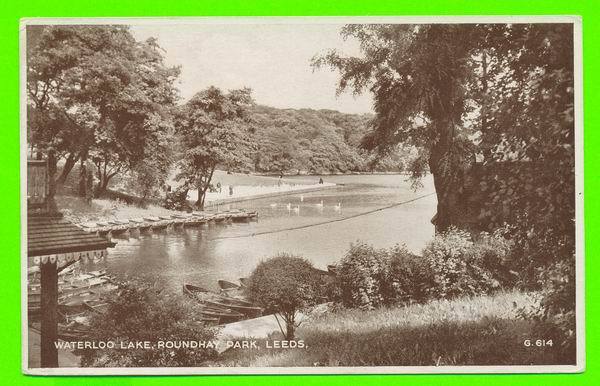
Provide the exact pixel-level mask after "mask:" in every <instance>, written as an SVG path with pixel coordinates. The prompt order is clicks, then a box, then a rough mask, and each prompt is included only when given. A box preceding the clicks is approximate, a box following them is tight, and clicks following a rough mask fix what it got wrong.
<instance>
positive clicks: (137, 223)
mask: <svg viewBox="0 0 600 386" xmlns="http://www.w3.org/2000/svg"><path fill="white" fill-rule="evenodd" d="M257 218H258V212H256V211H245V210H241V209H236V210H229V211H222V212H192V213H177V214H173V215H167V216H148V217H140V218H133V219H115V220H108V221H97V222H86V223H83V224H80V226H81V228H82V229H84V230H85V231H87V232H96V233H98V234H100V235H102V236H104V235H107V234H108V233H110V234H112V235H118V234H121V233H125V232H128V231H130V230H139V231H148V230H161V229H165V228H167V227H170V226H173V227H177V226H180V227H194V226H200V225H203V224H207V223H210V222H214V223H224V222H229V221H232V222H244V221H250V220H255V219H257Z"/></svg>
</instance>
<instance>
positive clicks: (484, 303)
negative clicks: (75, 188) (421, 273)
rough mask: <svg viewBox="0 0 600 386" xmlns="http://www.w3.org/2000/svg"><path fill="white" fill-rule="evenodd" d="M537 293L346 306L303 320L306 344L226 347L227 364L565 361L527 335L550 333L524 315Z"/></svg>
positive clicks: (300, 336) (300, 332) (301, 331)
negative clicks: (367, 308) (370, 306)
mask: <svg viewBox="0 0 600 386" xmlns="http://www.w3.org/2000/svg"><path fill="white" fill-rule="evenodd" d="M535 303H536V300H535V296H534V295H532V294H526V293H521V292H503V293H499V294H496V295H493V296H478V297H466V298H458V299H455V300H450V301H448V300H436V301H431V302H429V303H426V304H423V305H410V306H406V307H393V308H381V309H376V310H372V311H361V310H348V309H341V310H338V311H333V312H330V313H325V314H323V315H322V316H320V317H316V318H314V319H312V320H310V321H308V322H306V323H304V324H303V325H301V326H300V328H299V329H298V332H297V339H302V340H304V341H305V343H306V345H307V348H305V349H278V350H274V349H261V350H236V349H232V350H229V351H227V352H225V353H224V354H223V356H222V361H221V363H220V364H221V365H225V366H252V367H262V366H269V367H270V366H451V365H452V366H456V365H519V364H522V365H529V364H554V363H559V359H558V357H557V354H556V352H557V351H558V350H557V349H558V348H557V347H556V346H554V347H545V348H539V347H533V348H532V347H526V346H525V345H524V341H525V340H526V339H542V338H545V339H548V338H550V337H548V336H540V332H539V331H535V326H534V325H533V323H532V322H530V321H526V320H523V319H521V318H519V317H518V313H519V310H520V309H528V308H530V307H532V306H533V305H534V304H535Z"/></svg>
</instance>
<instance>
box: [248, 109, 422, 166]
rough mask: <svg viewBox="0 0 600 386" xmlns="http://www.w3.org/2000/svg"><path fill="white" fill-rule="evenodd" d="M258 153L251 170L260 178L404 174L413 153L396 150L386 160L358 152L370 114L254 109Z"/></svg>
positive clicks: (385, 157)
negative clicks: (298, 174) (265, 175)
mask: <svg viewBox="0 0 600 386" xmlns="http://www.w3.org/2000/svg"><path fill="white" fill-rule="evenodd" d="M252 116H253V119H254V120H255V122H256V138H257V145H258V150H259V151H258V152H257V153H256V155H255V158H254V160H253V170H255V171H257V172H261V173H279V172H282V171H283V172H288V173H294V172H305V173H316V174H319V173H345V172H367V171H396V172H397V171H403V170H405V169H407V167H408V164H409V162H410V159H411V157H413V156H414V151H413V149H411V148H408V147H398V148H397V149H394V150H393V151H391V152H390V153H389V154H386V155H385V156H375V155H372V154H369V153H367V152H365V151H364V150H362V149H360V147H359V145H360V141H361V138H362V137H363V136H364V134H366V132H367V130H368V128H369V123H370V121H371V119H372V116H371V115H368V114H362V115H357V114H344V113H340V112H337V111H333V110H311V109H299V110H295V109H276V108H272V107H267V106H255V107H253V109H252Z"/></svg>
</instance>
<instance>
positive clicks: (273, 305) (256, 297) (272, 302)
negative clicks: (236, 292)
mask: <svg viewBox="0 0 600 386" xmlns="http://www.w3.org/2000/svg"><path fill="white" fill-rule="evenodd" d="M320 291H321V289H320V279H319V277H318V275H317V273H316V272H315V269H314V268H313V266H312V264H311V263H309V262H308V261H307V260H306V259H303V258H301V257H297V256H292V255H288V254H280V255H277V256H275V257H272V258H270V259H268V260H265V261H263V262H261V263H260V264H258V266H257V267H256V268H255V269H254V271H253V272H252V275H250V277H249V284H248V288H247V294H248V297H249V298H250V299H251V300H252V301H253V302H255V303H256V304H259V305H260V306H261V307H263V308H264V309H265V312H272V313H276V314H278V315H280V316H281V317H282V318H283V320H284V321H285V323H286V331H285V334H284V335H285V337H286V339H288V340H292V339H294V331H295V329H296V327H297V326H298V324H297V323H296V316H297V315H296V314H297V312H298V311H302V310H304V309H306V308H307V307H309V306H312V305H314V304H316V302H317V301H318V300H319V298H320ZM282 332H283V331H282Z"/></svg>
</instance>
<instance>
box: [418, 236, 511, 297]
mask: <svg viewBox="0 0 600 386" xmlns="http://www.w3.org/2000/svg"><path fill="white" fill-rule="evenodd" d="M509 256H510V244H509V243H508V242H507V241H503V239H502V237H501V236H500V235H494V236H490V235H488V234H482V235H480V238H479V239H478V240H477V241H475V242H473V241H472V240H471V236H470V235H469V233H467V232H465V231H462V230H459V229H457V228H454V227H450V228H449V229H448V230H447V231H446V232H443V233H440V234H438V235H436V237H435V238H434V239H433V240H432V241H431V242H430V243H429V244H428V245H427V246H426V247H425V249H424V250H423V258H424V259H425V260H426V261H427V263H428V265H429V268H430V269H431V271H432V272H433V284H434V285H433V287H432V288H431V290H430V293H431V295H432V296H433V297H436V298H451V297H455V296H460V295H476V294H483V293H489V292H491V291H493V290H496V289H498V288H500V287H501V286H502V285H504V286H506V287H510V283H511V278H513V276H514V275H512V274H511V273H510V271H509V270H508V265H507V263H506V261H507V260H508V258H509ZM513 281H514V280H513Z"/></svg>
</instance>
